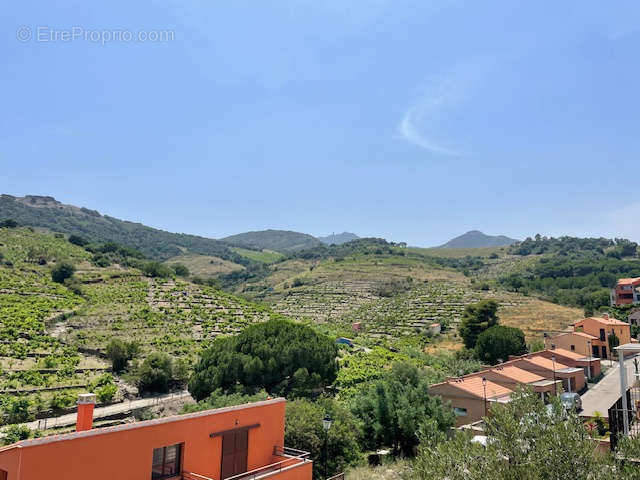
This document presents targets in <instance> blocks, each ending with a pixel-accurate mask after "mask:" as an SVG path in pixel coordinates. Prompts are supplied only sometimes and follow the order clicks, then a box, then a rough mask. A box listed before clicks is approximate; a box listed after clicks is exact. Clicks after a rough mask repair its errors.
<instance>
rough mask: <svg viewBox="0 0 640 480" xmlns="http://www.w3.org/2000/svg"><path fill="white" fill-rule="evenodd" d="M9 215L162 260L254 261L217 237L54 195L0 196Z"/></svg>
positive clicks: (0, 209)
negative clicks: (109, 212)
mask: <svg viewBox="0 0 640 480" xmlns="http://www.w3.org/2000/svg"><path fill="white" fill-rule="evenodd" d="M8 218H10V219H13V220H16V221H17V222H18V223H19V224H20V225H28V226H32V227H41V228H46V229H50V230H53V231H56V232H62V233H66V234H78V235H83V236H85V237H87V238H89V239H91V240H96V241H102V242H106V241H111V242H116V243H118V244H121V245H126V246H129V247H133V248H135V249H136V250H139V251H141V252H142V253H144V254H145V255H146V256H148V257H150V258H154V259H158V260H166V259H168V258H171V257H175V256H177V255H181V254H183V253H185V251H188V252H189V253H196V254H201V255H211V256H215V257H219V258H222V259H224V260H228V261H231V262H234V263H238V264H241V265H247V264H248V263H250V261H249V259H247V258H246V257H243V256H242V255H238V254H237V253H235V252H234V251H232V250H231V249H230V248H229V246H228V245H226V244H224V243H222V242H219V241H217V240H213V239H210V238H204V237H198V236H196V235H187V234H183V233H170V232H165V231H163V230H158V229H155V228H151V227H147V226H146V225H142V224H140V223H134V222H128V221H124V220H119V219H117V218H113V217H109V216H107V215H101V214H100V213H98V212H96V211H95V210H89V209H87V208H78V207H75V206H72V205H65V204H62V203H60V202H58V201H57V200H56V199H54V198H53V197H42V196H34V195H27V196H25V197H13V196H11V195H0V219H8Z"/></svg>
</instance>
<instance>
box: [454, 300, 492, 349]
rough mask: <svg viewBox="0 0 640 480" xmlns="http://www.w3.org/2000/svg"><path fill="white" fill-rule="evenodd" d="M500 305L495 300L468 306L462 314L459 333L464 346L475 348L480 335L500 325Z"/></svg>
mask: <svg viewBox="0 0 640 480" xmlns="http://www.w3.org/2000/svg"><path fill="white" fill-rule="evenodd" d="M497 312H498V303H497V302H496V301H495V300H482V301H480V302H477V303H472V304H470V305H467V307H466V308H465V309H464V312H463V314H462V320H461V322H460V327H459V332H460V337H462V340H463V341H464V346H465V347H467V348H474V347H475V346H476V341H477V339H478V335H480V334H481V333H482V332H484V331H485V330H487V329H488V328H491V327H493V326H494V325H497V324H498V321H499V319H498V315H497Z"/></svg>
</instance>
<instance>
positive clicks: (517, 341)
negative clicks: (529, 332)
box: [476, 325, 527, 365]
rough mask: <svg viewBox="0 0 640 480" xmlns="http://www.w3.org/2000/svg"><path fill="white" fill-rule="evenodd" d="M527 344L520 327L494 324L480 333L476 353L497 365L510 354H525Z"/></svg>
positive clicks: (484, 360)
mask: <svg viewBox="0 0 640 480" xmlns="http://www.w3.org/2000/svg"><path fill="white" fill-rule="evenodd" d="M525 353H527V344H526V342H525V339H524V333H523V332H522V330H520V329H519V328H515V327H504V326H502V325H494V326H493V327H491V328H488V329H487V330H485V331H484V332H482V333H481V334H480V335H478V340H477V341H476V355H477V356H478V358H479V359H480V360H481V361H483V362H488V363H490V364H491V365H495V364H496V363H498V362H499V360H507V359H508V358H509V355H524V354H525Z"/></svg>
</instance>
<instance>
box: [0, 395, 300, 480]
mask: <svg viewBox="0 0 640 480" xmlns="http://www.w3.org/2000/svg"><path fill="white" fill-rule="evenodd" d="M78 410H79V411H78V426H77V428H78V429H79V430H80V431H77V432H74V433H68V434H62V435H54V436H50V437H43V438H37V439H32V440H23V441H20V442H18V443H14V444H13V445H9V446H6V447H3V448H1V449H0V479H2V480H45V479H46V480H87V479H91V480H113V479H122V480H224V479H233V480H239V479H240V478H269V479H270V480H311V478H312V462H311V461H310V460H308V459H307V454H305V452H299V451H295V450H292V449H287V448H285V447H284V445H283V442H284V415H285V400H284V399H273V400H266V401H263V402H257V403H251V404H246V405H239V406H235V407H227V408H220V409H216V410H207V411H203V412H197V413H191V414H186V415H179V416H173V417H167V418H160V419H156V420H149V421H143V422H136V423H129V424H125V425H119V426H116V427H109V428H97V429H93V430H91V429H90V418H91V413H92V412H93V404H92V403H91V402H90V401H87V398H86V397H85V398H83V399H82V400H81V403H79V405H78ZM87 419H88V420H89V424H88V425H87ZM86 428H89V429H88V430H84V431H82V430H83V429H86ZM251 474H255V475H253V476H252V475H251Z"/></svg>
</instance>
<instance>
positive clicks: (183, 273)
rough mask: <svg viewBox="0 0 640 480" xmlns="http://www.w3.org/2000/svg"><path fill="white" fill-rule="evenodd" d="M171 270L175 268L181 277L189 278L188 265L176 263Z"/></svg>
mask: <svg viewBox="0 0 640 480" xmlns="http://www.w3.org/2000/svg"><path fill="white" fill-rule="evenodd" d="M171 268H173V271H174V272H175V273H176V275H178V276H179V277H188V276H189V269H188V268H187V266H186V265H183V264H182V263H176V264H174V265H171Z"/></svg>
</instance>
